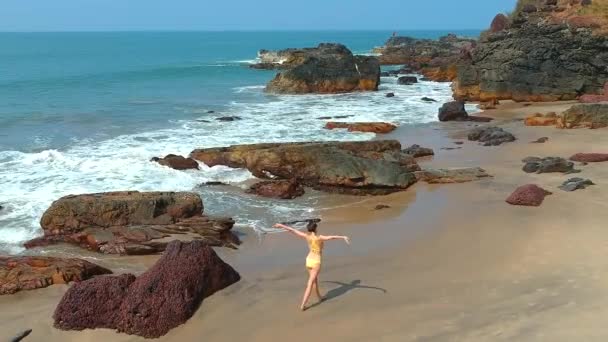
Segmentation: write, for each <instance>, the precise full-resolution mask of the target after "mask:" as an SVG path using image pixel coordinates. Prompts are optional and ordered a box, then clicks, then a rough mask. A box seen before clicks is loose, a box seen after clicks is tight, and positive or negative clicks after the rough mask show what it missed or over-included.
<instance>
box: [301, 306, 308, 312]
mask: <svg viewBox="0 0 608 342" xmlns="http://www.w3.org/2000/svg"><path fill="white" fill-rule="evenodd" d="M306 309H308V308H307V307H306V306H305V305H302V306H300V311H306Z"/></svg>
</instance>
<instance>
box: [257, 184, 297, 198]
mask: <svg viewBox="0 0 608 342" xmlns="http://www.w3.org/2000/svg"><path fill="white" fill-rule="evenodd" d="M247 192H248V193H251V194H256V195H258V196H262V197H270V198H280V199H294V198H296V197H300V196H302V195H304V187H302V185H300V184H299V183H298V182H296V181H290V180H278V181H263V182H259V183H256V184H254V185H252V186H251V187H250V188H249V190H248V191H247Z"/></svg>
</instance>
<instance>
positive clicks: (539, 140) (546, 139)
mask: <svg viewBox="0 0 608 342" xmlns="http://www.w3.org/2000/svg"><path fill="white" fill-rule="evenodd" d="M547 141H549V138H548V137H542V138H538V139H536V140H534V141H531V142H530V143H532V144H544V143H546V142H547Z"/></svg>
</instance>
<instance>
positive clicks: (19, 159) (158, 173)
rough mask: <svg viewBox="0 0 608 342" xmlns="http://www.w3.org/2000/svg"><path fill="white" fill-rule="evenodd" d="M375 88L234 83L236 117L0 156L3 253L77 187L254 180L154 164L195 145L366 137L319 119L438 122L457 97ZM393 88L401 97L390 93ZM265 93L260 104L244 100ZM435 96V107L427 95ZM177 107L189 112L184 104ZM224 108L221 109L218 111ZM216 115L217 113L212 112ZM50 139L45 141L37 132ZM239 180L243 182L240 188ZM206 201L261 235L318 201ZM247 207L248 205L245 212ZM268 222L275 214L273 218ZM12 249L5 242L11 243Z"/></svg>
mask: <svg viewBox="0 0 608 342" xmlns="http://www.w3.org/2000/svg"><path fill="white" fill-rule="evenodd" d="M382 82H383V83H382V85H381V86H380V91H378V92H364V93H354V94H339V95H299V96H295V95H265V94H263V88H264V86H263V85H258V86H249V87H240V88H235V89H234V92H235V93H236V94H241V95H238V96H235V98H236V99H237V100H235V101H234V102H232V104H230V105H229V109H228V110H227V111H226V112H222V113H221V115H222V116H224V115H238V116H239V117H241V118H242V120H239V121H233V122H218V121H216V120H212V119H211V120H209V119H210V115H215V114H208V113H206V111H205V110H204V109H201V110H200V111H196V110H195V111H194V112H195V113H194V114H195V115H201V119H208V121H209V122H200V121H196V120H182V121H175V122H173V123H171V124H170V125H169V127H170V128H167V129H163V130H157V131H151V132H142V133H139V134H132V135H123V136H118V137H115V138H112V139H110V140H105V141H101V142H90V141H77V142H75V143H74V144H73V146H72V147H71V148H68V149H66V150H61V151H57V150H45V151H41V152H37V153H22V152H16V151H1V152H0V184H2V191H1V192H0V204H2V205H3V206H5V207H6V209H3V210H2V211H0V229H1V234H0V249H5V250H6V249H7V248H8V249H9V250H10V251H15V250H16V249H18V248H17V247H16V246H18V245H17V244H18V243H21V242H23V241H25V240H27V239H30V238H33V237H35V236H37V235H39V234H40V233H41V230H40V228H39V220H40V217H41V215H42V213H43V212H44V211H45V210H46V208H48V206H49V205H50V204H51V203H52V201H54V200H56V199H58V198H59V197H62V196H65V195H68V194H75V193H91V192H103V191H116V190H140V191H152V190H154V191H188V190H192V189H194V188H195V187H196V186H197V185H199V184H201V183H204V182H208V181H223V182H229V183H232V184H236V185H240V184H241V183H242V182H243V181H246V180H248V179H251V178H252V175H251V174H250V173H249V172H247V171H244V170H235V169H229V168H226V167H213V168H209V167H207V166H205V165H202V168H201V170H200V171H185V172H184V171H176V170H172V169H170V168H166V167H162V166H160V165H158V164H156V163H152V162H150V161H149V160H150V158H151V157H154V156H163V155H166V154H169V153H176V154H181V155H187V154H188V153H189V152H190V151H191V150H193V149H194V148H203V147H216V146H226V145H232V144H245V143H258V142H285V141H308V140H319V141H327V140H365V139H371V138H373V137H374V135H373V134H369V133H348V132H346V131H344V130H333V131H328V130H325V129H323V122H324V121H323V120H320V119H317V118H318V117H325V116H330V117H335V116H348V117H347V118H340V119H334V120H340V121H387V122H393V123H396V124H400V125H406V124H418V123H426V122H431V121H435V120H436V115H437V110H438V108H439V106H440V105H441V104H442V103H443V102H445V101H448V100H450V99H451V91H450V89H449V84H447V83H434V82H424V81H422V82H420V83H418V84H414V85H411V86H402V85H398V84H397V81H396V78H392V77H385V78H382ZM387 92H393V93H395V95H396V96H395V97H393V98H386V97H385V94H386V93H387ZM242 95H246V97H247V98H249V97H250V96H251V97H254V98H258V99H260V101H257V102H250V101H247V102H246V101H243V100H238V99H241V98H243V96H242ZM422 96H427V97H432V98H434V99H436V100H437V102H436V103H427V102H424V101H421V97H422ZM176 110H183V111H186V110H188V111H190V112H193V110H192V109H191V108H190V109H187V108H176ZM218 114H220V113H218ZM211 118H212V117H211ZM41 139H44V138H41ZM241 186H242V185H241ZM203 198H204V200H205V206H206V207H207V208H212V209H213V210H214V211H215V212H214V213H218V214H225V215H230V216H234V217H235V218H236V219H237V220H238V221H239V223H246V224H247V225H249V226H252V227H253V228H254V229H256V230H257V231H260V232H272V231H273V229H272V228H270V226H271V222H270V221H263V220H261V219H260V218H259V216H260V215H259V213H260V212H265V213H266V217H271V218H272V219H274V218H276V219H277V220H279V219H285V218H288V219H294V218H295V219H298V218H305V217H310V216H311V215H312V214H314V211H313V209H312V207H313V206H312V204H313V203H314V202H315V199H314V198H310V197H308V198H305V199H298V200H295V201H289V202H280V201H279V202H278V201H274V200H266V199H259V198H255V197H252V196H248V195H243V194H242V191H238V192H229V191H227V192H226V191H223V190H217V191H216V190H203ZM243 208H248V209H247V210H244V209H243ZM267 220H269V219H267ZM7 245H8V247H7Z"/></svg>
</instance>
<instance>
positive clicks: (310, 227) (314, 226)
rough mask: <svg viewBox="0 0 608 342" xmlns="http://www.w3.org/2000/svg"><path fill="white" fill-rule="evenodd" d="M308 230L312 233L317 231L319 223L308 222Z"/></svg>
mask: <svg viewBox="0 0 608 342" xmlns="http://www.w3.org/2000/svg"><path fill="white" fill-rule="evenodd" d="M306 230H308V231H309V232H310V233H316V232H317V224H316V223H314V222H308V225H307V226H306Z"/></svg>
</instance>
